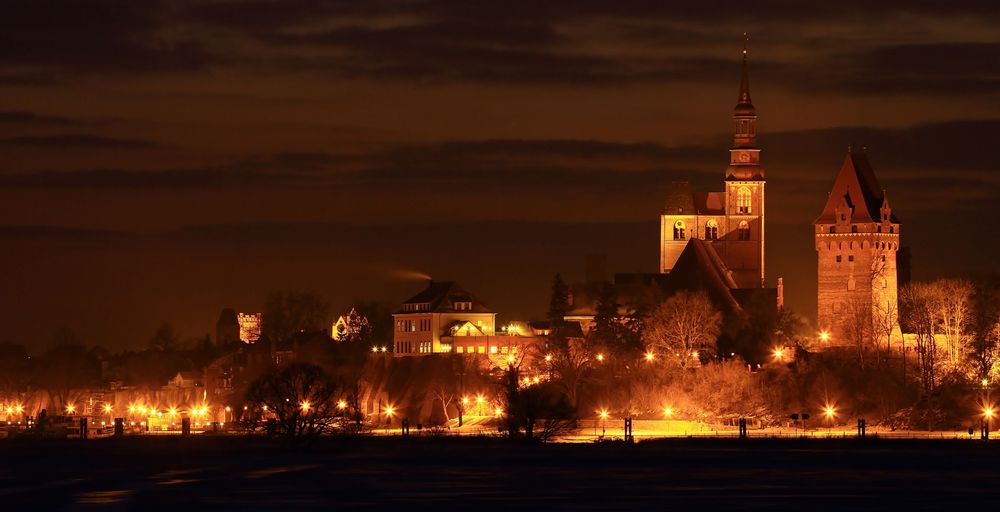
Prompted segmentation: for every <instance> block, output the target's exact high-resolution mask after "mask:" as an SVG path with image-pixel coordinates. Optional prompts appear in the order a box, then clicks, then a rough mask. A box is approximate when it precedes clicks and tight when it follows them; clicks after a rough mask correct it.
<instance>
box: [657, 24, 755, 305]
mask: <svg viewBox="0 0 1000 512" xmlns="http://www.w3.org/2000/svg"><path fill="white" fill-rule="evenodd" d="M742 56H743V67H742V72H741V75H740V90H739V95H738V97H737V100H736V108H735V109H734V110H733V145H732V147H730V149H729V166H728V167H726V171H725V179H724V182H725V186H726V188H725V191H723V192H707V193H706V192H703V193H692V192H691V189H690V186H689V185H688V183H686V182H678V183H674V184H673V185H672V187H671V189H670V192H669V193H668V194H667V204H666V206H665V208H664V210H663V213H662V214H661V216H660V272H661V273H669V272H670V271H671V269H673V267H674V265H675V264H676V263H677V258H679V257H680V254H681V252H682V251H683V250H684V248H685V246H687V242H688V240H690V239H692V238H701V239H703V240H706V241H708V242H709V243H710V244H711V246H712V248H713V250H714V251H715V252H716V253H717V254H718V256H719V258H720V259H721V260H722V262H723V263H724V264H725V267H726V269H727V272H728V273H729V275H730V276H731V277H732V279H733V281H735V283H736V284H737V286H738V287H739V288H761V287H763V286H764V168H763V167H761V165H760V148H759V147H758V146H757V110H756V108H754V106H753V102H752V101H751V99H750V78H749V74H748V72H747V48H746V45H745V44H744V46H743V51H742Z"/></svg>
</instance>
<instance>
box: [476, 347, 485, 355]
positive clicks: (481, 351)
mask: <svg viewBox="0 0 1000 512" xmlns="http://www.w3.org/2000/svg"><path fill="white" fill-rule="evenodd" d="M477 352H479V353H480V354H485V353H486V345H479V350H477Z"/></svg>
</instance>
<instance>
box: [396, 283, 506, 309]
mask: <svg viewBox="0 0 1000 512" xmlns="http://www.w3.org/2000/svg"><path fill="white" fill-rule="evenodd" d="M456 302H471V303H472V309H471V310H468V309H462V310H458V309H456V308H455V303H456ZM403 304H428V305H429V306H428V308H426V309H420V310H419V312H421V313H426V312H433V313H453V312H462V313H493V310H491V309H489V308H488V307H487V306H486V304H485V303H484V302H483V301H481V300H479V299H478V298H476V297H475V296H474V295H472V294H471V293H469V292H467V291H465V289H463V288H462V287H461V286H459V285H458V283H455V282H454V281H441V282H436V281H431V282H430V283H429V284H428V285H427V288H425V289H424V290H423V291H422V292H420V293H418V294H416V295H414V296H413V297H410V298H409V299H407V300H406V301H404V302H403ZM413 312H416V311H405V308H404V310H402V311H397V313H413Z"/></svg>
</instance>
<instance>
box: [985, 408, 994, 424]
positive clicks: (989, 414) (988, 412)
mask: <svg viewBox="0 0 1000 512" xmlns="http://www.w3.org/2000/svg"><path fill="white" fill-rule="evenodd" d="M983 416H984V417H985V418H986V420H987V421H989V420H990V419H991V418H993V408H992V407H987V408H985V409H983Z"/></svg>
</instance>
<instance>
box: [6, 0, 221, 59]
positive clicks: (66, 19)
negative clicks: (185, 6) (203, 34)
mask: <svg viewBox="0 0 1000 512" xmlns="http://www.w3.org/2000/svg"><path fill="white" fill-rule="evenodd" d="M169 12H170V10H169V3H167V2H166V1H161V0H148V1H142V2H133V1H130V0H95V1H88V2H76V1H71V0H37V1H32V2H13V3H10V4H8V5H5V6H4V13H3V16H2V17H0V66H3V67H7V68H12V69H17V68H28V69H34V72H36V73H43V74H44V73H45V71H55V72H56V73H70V74H87V75H90V74H95V73H101V72H118V73H129V74H135V73H144V72H150V71H174V70H192V69H200V68H202V67H204V66H205V65H206V64H207V62H208V61H209V56H208V53H207V51H206V49H205V46H204V44H203V43H202V42H201V41H198V40H195V39H189V38H182V37H179V36H176V35H173V34H171V33H169V32H168V31H166V30H164V28H165V26H166V23H168V22H169V20H170V18H169Z"/></svg>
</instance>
